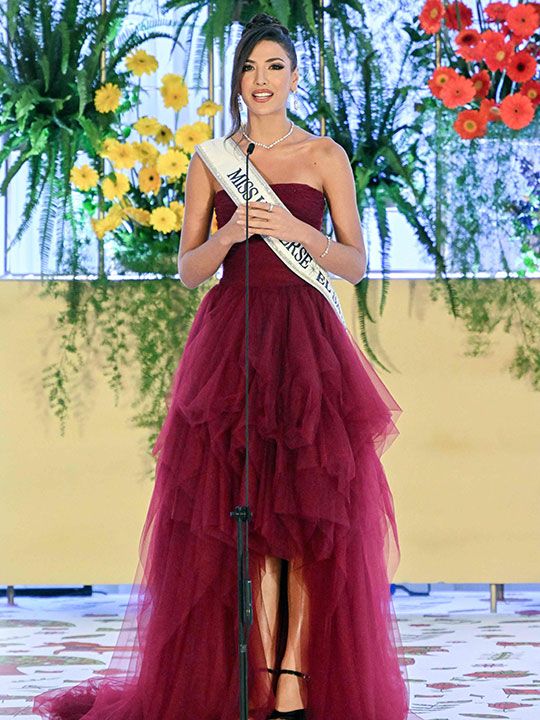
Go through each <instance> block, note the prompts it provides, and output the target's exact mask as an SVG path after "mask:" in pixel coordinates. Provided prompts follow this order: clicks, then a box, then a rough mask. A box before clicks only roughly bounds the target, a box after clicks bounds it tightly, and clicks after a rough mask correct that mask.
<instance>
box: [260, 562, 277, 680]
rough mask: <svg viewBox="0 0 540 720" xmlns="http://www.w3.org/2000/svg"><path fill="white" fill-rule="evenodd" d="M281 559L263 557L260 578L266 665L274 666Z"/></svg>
mask: <svg viewBox="0 0 540 720" xmlns="http://www.w3.org/2000/svg"><path fill="white" fill-rule="evenodd" d="M280 575H281V559H280V558H277V557H272V556H271V555H268V556H267V557H266V558H265V568H264V575H263V578H262V580H261V596H262V614H263V617H262V618H261V621H260V622H259V628H260V632H261V638H262V643H263V646H264V654H265V657H266V666H267V667H269V668H272V667H274V662H275V659H276V641H277V629H278V627H277V623H278V606H279V583H280Z"/></svg>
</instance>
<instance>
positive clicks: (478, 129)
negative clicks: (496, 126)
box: [454, 110, 487, 140]
mask: <svg viewBox="0 0 540 720" xmlns="http://www.w3.org/2000/svg"><path fill="white" fill-rule="evenodd" d="M454 130H455V131H456V132H457V133H458V135H460V136H461V137H462V138H463V139H464V140H472V139H473V138H477V137H482V136H484V135H485V134H486V130H487V120H486V118H485V116H484V115H482V113H480V111H479V110H462V111H461V112H460V113H459V114H458V116H457V118H456V120H455V122H454Z"/></svg>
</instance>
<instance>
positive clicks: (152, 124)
mask: <svg viewBox="0 0 540 720" xmlns="http://www.w3.org/2000/svg"><path fill="white" fill-rule="evenodd" d="M133 127H134V128H135V130H136V131H137V132H138V133H139V134H140V135H143V136H144V135H147V136H148V135H152V136H153V135H155V134H156V132H157V131H158V130H159V128H160V127H161V123H160V122H159V120H158V119H157V118H155V117H148V116H146V115H145V117H142V118H139V120H137V122H135V123H133Z"/></svg>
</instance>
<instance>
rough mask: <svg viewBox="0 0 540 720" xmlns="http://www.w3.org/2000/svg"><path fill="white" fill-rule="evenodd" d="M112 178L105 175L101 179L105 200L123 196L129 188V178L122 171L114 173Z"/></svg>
mask: <svg viewBox="0 0 540 720" xmlns="http://www.w3.org/2000/svg"><path fill="white" fill-rule="evenodd" d="M115 176H116V177H114V178H112V177H107V178H105V180H104V181H103V184H102V186H101V187H102V189H103V195H104V196H105V197H106V198H107V200H116V199H117V198H118V199H120V198H121V197H123V196H124V195H125V194H126V193H127V191H128V190H129V187H130V185H129V178H128V176H127V175H124V173H115Z"/></svg>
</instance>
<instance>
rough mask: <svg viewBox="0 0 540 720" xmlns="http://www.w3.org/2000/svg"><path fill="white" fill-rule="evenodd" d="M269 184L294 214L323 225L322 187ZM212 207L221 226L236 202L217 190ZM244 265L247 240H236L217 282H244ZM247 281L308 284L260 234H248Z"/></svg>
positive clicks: (313, 224)
mask: <svg viewBox="0 0 540 720" xmlns="http://www.w3.org/2000/svg"><path fill="white" fill-rule="evenodd" d="M271 188H272V189H273V190H274V192H275V193H276V195H277V196H278V197H279V199H280V200H281V201H282V202H283V203H284V205H286V207H287V208H288V210H290V212H292V214H293V215H294V216H295V217H297V218H298V219H299V220H302V221H303V222H305V223H308V224H309V225H312V226H313V227H314V228H316V229H317V230H320V229H321V228H322V220H323V214H324V208H325V197H324V194H323V193H322V191H321V190H318V189H317V188H315V187H312V186H311V185H307V184H306V183H273V184H272V185H271ZM214 207H215V210H216V220H217V224H218V227H222V226H223V225H225V224H226V223H227V222H229V220H230V219H231V217H232V215H233V214H234V211H235V209H236V203H235V202H234V200H232V198H231V197H230V196H229V195H228V194H227V192H226V191H225V190H218V192H217V193H216V194H215V196H214ZM299 240H300V238H299ZM245 267H246V243H245V242H240V243H236V244H235V245H233V246H232V247H231V249H230V250H229V252H228V253H227V255H226V256H225V258H224V260H223V275H222V277H221V279H220V283H221V284H222V285H233V284H242V285H244V282H245V281H244V279H245V274H246V269H245ZM249 284H250V285H304V286H307V283H306V281H305V280H303V279H302V278H301V277H299V276H298V275H296V273H294V272H293V271H292V270H290V269H289V268H288V267H287V266H286V265H285V263H284V262H283V260H281V259H280V258H279V257H278V256H277V255H276V254H275V253H274V251H273V250H272V248H270V246H269V245H267V243H266V242H265V240H264V239H263V238H262V236H261V235H251V236H250V238H249Z"/></svg>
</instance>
